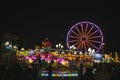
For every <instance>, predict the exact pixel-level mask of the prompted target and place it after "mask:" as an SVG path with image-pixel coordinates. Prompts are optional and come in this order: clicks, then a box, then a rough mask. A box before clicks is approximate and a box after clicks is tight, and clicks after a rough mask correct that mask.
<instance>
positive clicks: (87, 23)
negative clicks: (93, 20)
mask: <svg viewBox="0 0 120 80" xmlns="http://www.w3.org/2000/svg"><path fill="white" fill-rule="evenodd" d="M87 29H88V23H87V24H86V27H85V35H86V33H87Z"/></svg>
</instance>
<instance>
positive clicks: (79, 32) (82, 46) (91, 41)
mask: <svg viewBox="0 0 120 80" xmlns="http://www.w3.org/2000/svg"><path fill="white" fill-rule="evenodd" d="M66 43H67V47H70V46H71V45H74V46H76V48H77V50H81V51H83V52H85V51H87V49H88V48H93V49H95V52H96V53H97V52H99V50H100V49H101V47H102V43H103V33H102V31H101V29H100V28H99V27H98V26H97V25H96V24H94V23H92V22H89V21H82V22H78V23H76V24H75V25H73V26H72V27H71V28H70V30H69V31H68V33H67V37H66Z"/></svg>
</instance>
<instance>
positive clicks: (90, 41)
mask: <svg viewBox="0 0 120 80" xmlns="http://www.w3.org/2000/svg"><path fill="white" fill-rule="evenodd" d="M88 41H90V42H95V43H101V42H100V41H95V40H88Z"/></svg>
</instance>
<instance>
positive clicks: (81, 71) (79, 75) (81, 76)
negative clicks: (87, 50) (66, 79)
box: [78, 64, 84, 80]
mask: <svg viewBox="0 0 120 80" xmlns="http://www.w3.org/2000/svg"><path fill="white" fill-rule="evenodd" d="M78 80H84V76H83V64H80V66H79V69H78Z"/></svg>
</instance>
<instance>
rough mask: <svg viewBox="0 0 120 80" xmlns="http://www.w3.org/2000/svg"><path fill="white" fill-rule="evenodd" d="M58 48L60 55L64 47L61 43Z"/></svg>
mask: <svg viewBox="0 0 120 80" xmlns="http://www.w3.org/2000/svg"><path fill="white" fill-rule="evenodd" d="M56 48H57V51H58V53H60V51H61V50H62V49H63V45H62V44H60V43H59V44H57V45H56Z"/></svg>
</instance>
